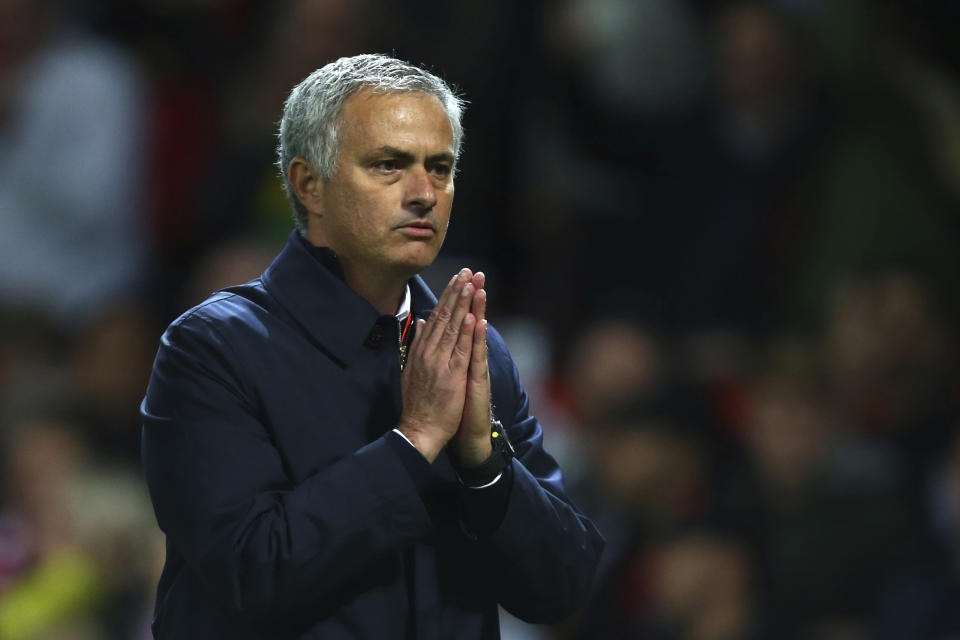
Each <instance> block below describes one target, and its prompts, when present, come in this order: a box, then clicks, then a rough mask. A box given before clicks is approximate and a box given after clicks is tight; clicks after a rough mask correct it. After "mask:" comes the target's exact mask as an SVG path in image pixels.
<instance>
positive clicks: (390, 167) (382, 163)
mask: <svg viewBox="0 0 960 640" xmlns="http://www.w3.org/2000/svg"><path fill="white" fill-rule="evenodd" d="M371 167H373V168H374V169H376V170H377V171H381V172H383V173H390V172H391V171H396V170H397V168H398V167H397V161H396V160H379V161H377V162H374V163H373V164H372V165H371Z"/></svg>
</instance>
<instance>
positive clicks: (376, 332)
mask: <svg viewBox="0 0 960 640" xmlns="http://www.w3.org/2000/svg"><path fill="white" fill-rule="evenodd" d="M381 342H383V327H381V326H380V325H379V324H376V325H374V326H373V329H371V330H370V333H369V334H367V339H366V340H365V341H364V344H365V345H366V346H368V347H370V348H373V349H376V348H377V347H379V346H380V343H381Z"/></svg>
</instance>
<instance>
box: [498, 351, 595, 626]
mask: <svg viewBox="0 0 960 640" xmlns="http://www.w3.org/2000/svg"><path fill="white" fill-rule="evenodd" d="M491 335H492V339H491V340H490V366H491V373H492V375H493V377H494V380H495V382H494V402H495V404H496V406H497V415H498V417H499V418H500V420H501V421H502V422H503V423H504V425H505V427H506V428H507V432H508V434H509V436H510V439H511V442H512V443H513V445H514V449H515V450H516V458H515V459H514V460H513V462H512V463H511V465H512V476H513V478H512V479H513V482H512V486H511V487H510V493H509V496H508V498H507V504H506V509H505V512H504V516H503V520H502V521H501V522H500V525H499V527H497V528H496V530H494V531H493V533H492V534H491V535H490V536H489V537H487V538H485V539H484V540H483V541H482V542H481V544H483V545H485V546H486V547H487V549H486V551H487V553H488V555H489V558H490V562H489V565H488V566H490V567H491V568H492V570H493V572H494V574H493V583H494V585H495V588H496V589H497V591H498V595H499V601H500V603H501V604H502V605H503V606H504V608H506V609H507V611H509V612H510V613H512V614H513V615H515V616H517V617H518V618H520V619H522V620H526V621H527V622H537V623H545V622H558V621H559V620H561V619H563V618H565V617H567V616H568V615H569V614H570V613H572V612H573V610H574V609H576V608H577V606H579V605H581V604H583V603H584V602H586V599H587V597H588V595H589V593H590V589H591V587H592V584H593V576H594V572H595V570H596V566H597V562H598V561H599V558H600V553H601V552H602V550H603V546H604V540H603V537H602V536H601V535H600V533H599V531H598V530H597V528H596V527H595V526H594V524H593V522H591V521H590V520H589V519H588V518H587V517H586V516H585V515H583V514H582V513H581V512H580V511H578V510H577V509H576V507H574V506H573V504H571V502H570V500H569V498H567V496H566V494H565V493H564V489H563V479H562V477H561V474H560V468H559V467H558V466H557V463H556V462H555V461H554V460H553V458H552V457H551V456H550V454H548V453H547V452H546V451H545V450H544V448H543V430H542V429H541V427H540V424H539V423H538V422H537V420H536V418H534V417H533V416H531V415H530V413H529V401H528V398H527V393H526V391H525V390H524V388H523V385H522V384H521V383H520V377H519V374H518V372H517V368H516V366H515V365H514V363H513V360H512V359H511V358H510V355H509V353H508V352H507V349H506V345H504V343H503V340H502V338H500V336H499V335H497V334H495V333H494V332H491Z"/></svg>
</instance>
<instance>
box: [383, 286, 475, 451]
mask: <svg viewBox="0 0 960 640" xmlns="http://www.w3.org/2000/svg"><path fill="white" fill-rule="evenodd" d="M473 281H474V276H473V274H472V273H471V272H470V270H469V269H461V270H460V273H458V274H457V275H455V276H454V277H453V278H452V279H451V280H450V282H449V283H448V284H447V287H446V289H444V291H443V294H441V296H440V300H439V301H437V306H436V307H434V309H433V313H431V314H430V318H429V319H427V320H426V321H423V320H418V321H417V332H416V335H415V336H414V338H413V343H412V344H411V345H410V351H409V353H408V354H407V364H406V366H405V367H404V370H403V378H402V380H401V389H402V393H403V412H402V414H401V415H400V425H399V426H398V427H397V428H398V429H399V430H400V432H401V433H403V435H405V436H406V437H407V439H408V440H410V442H411V443H413V446H414V447H416V448H417V450H418V451H419V452H420V453H422V454H423V456H424V457H425V458H426V459H427V460H428V461H430V462H431V463H432V462H433V461H434V460H436V458H437V456H438V455H439V454H440V451H441V450H442V449H443V447H444V446H446V444H447V442H448V441H449V440H450V438H452V437H453V435H454V434H455V433H456V432H457V429H458V428H459V425H460V420H461V418H462V416H463V404H464V398H465V395H466V389H467V370H468V368H469V366H470V356H471V350H472V348H473V343H474V341H475V337H474V336H475V333H476V331H475V326H476V324H477V320H476V316H475V315H474V314H473V313H471V312H470V307H471V304H472V302H473V299H474V293H475V289H476V287H475V285H474V284H473Z"/></svg>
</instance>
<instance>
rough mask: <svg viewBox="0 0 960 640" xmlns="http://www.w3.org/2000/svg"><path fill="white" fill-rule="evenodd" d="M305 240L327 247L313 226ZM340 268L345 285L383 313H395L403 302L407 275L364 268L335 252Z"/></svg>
mask: <svg viewBox="0 0 960 640" xmlns="http://www.w3.org/2000/svg"><path fill="white" fill-rule="evenodd" d="M307 240H308V241H309V242H310V243H312V244H313V245H314V246H317V247H329V246H330V242H329V241H328V240H327V238H325V237H324V236H323V234H321V233H320V232H319V231H317V230H316V229H314V228H310V229H308V231H307ZM337 259H338V260H339V261H340V268H341V269H343V277H344V279H345V280H346V281H347V285H348V286H349V287H350V288H351V289H353V290H354V291H355V292H357V293H358V294H360V296H361V297H362V298H363V299H364V300H366V301H367V302H369V303H370V304H371V305H373V308H374V309H376V310H377V311H378V312H380V313H382V314H383V315H391V316H392V315H395V314H396V313H397V310H398V309H399V308H400V304H401V303H402V302H403V296H404V293H405V292H406V286H407V280H408V279H409V277H408V276H400V275H396V274H391V273H384V272H383V271H378V270H376V269H373V268H364V267H363V266H361V265H358V264H355V263H353V262H352V261H351V260H350V259H349V258H346V257H345V256H343V255H340V254H337Z"/></svg>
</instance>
